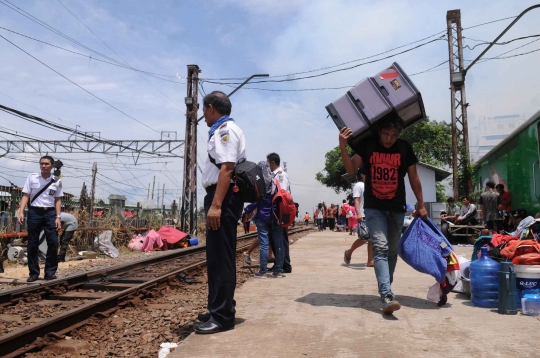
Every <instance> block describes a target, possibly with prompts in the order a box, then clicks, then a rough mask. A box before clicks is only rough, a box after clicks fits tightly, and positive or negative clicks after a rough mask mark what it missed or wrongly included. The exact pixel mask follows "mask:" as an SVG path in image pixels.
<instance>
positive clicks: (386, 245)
mask: <svg viewBox="0 0 540 358" xmlns="http://www.w3.org/2000/svg"><path fill="white" fill-rule="evenodd" d="M365 215H366V225H367V227H368V228H369V233H370V235H371V240H372V241H373V261H374V264H375V276H377V282H378V284H379V294H380V295H381V298H382V299H384V297H385V296H386V295H392V296H393V295H394V294H393V293H392V287H391V285H392V281H393V280H394V270H395V269H396V264H397V256H398V248H399V238H400V237H401V229H402V228H403V218H404V215H405V214H404V213H400V212H395V211H386V210H376V209H368V208H366V209H365Z"/></svg>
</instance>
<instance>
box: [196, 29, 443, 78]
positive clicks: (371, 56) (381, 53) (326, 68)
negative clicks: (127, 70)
mask: <svg viewBox="0 0 540 358" xmlns="http://www.w3.org/2000/svg"><path fill="white" fill-rule="evenodd" d="M445 32H446V30H443V31H439V32H437V33H435V34H433V35H430V36H428V37H424V38H422V39H420V40H416V41H413V42H409V43H407V44H405V45H401V46H398V47H394V48H392V49H390V50H386V51H383V52H380V53H377V54H375V55H370V56H367V57H363V58H359V59H356V60H351V61H347V62H343V63H340V64H337V65H333V66H327V67H321V68H317V69H314V70H309V71H302V72H295V73H289V74H285V75H275V76H269V78H279V77H289V76H295V75H303V74H306V73H312V72H319V71H324V70H328V69H331V68H336V67H340V66H344V65H348V64H350V63H354V62H359V61H364V60H367V59H370V58H373V57H377V56H380V55H384V54H387V53H389V52H392V51H395V50H398V49H400V48H403V47H407V46H410V45H414V44H415V43H418V42H422V41H424V40H427V39H430V38H432V37H434V36H437V35H440V34H443V33H445ZM246 78H247V77H239V78H203V80H205V81H222V80H245V79H246ZM254 83H257V82H254Z"/></svg>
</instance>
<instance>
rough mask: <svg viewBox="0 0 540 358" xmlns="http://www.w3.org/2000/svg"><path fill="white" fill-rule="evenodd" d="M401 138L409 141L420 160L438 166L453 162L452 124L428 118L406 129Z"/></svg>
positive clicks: (448, 164)
mask: <svg viewBox="0 0 540 358" xmlns="http://www.w3.org/2000/svg"><path fill="white" fill-rule="evenodd" d="M400 137H401V138H403V139H405V140H406V141H408V142H409V143H410V144H411V145H412V147H413V149H414V153H415V154H416V157H417V158H418V160H419V161H421V162H423V163H427V164H430V165H433V166H436V167H445V166H450V165H451V164H452V126H451V125H450V124H448V123H445V122H437V121H433V120H430V119H429V118H427V119H426V120H425V121H421V122H419V123H417V124H415V125H414V126H412V127H410V128H408V129H407V130H405V131H404V132H403V133H402V134H401V136H400Z"/></svg>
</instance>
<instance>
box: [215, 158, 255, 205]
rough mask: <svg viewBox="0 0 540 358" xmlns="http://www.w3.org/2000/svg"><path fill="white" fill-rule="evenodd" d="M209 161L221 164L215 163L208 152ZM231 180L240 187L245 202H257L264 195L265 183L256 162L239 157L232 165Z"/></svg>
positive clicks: (217, 165) (219, 165)
mask: <svg viewBox="0 0 540 358" xmlns="http://www.w3.org/2000/svg"><path fill="white" fill-rule="evenodd" d="M208 157H209V158H210V162H212V163H213V164H214V165H215V166H216V167H218V168H221V164H216V161H215V159H214V158H212V157H211V156H210V154H208ZM233 181H234V182H235V184H236V185H237V186H238V188H239V189H240V194H241V195H242V200H243V201H244V202H245V203H256V202H259V201H260V200H261V199H262V198H263V197H264V196H265V195H266V184H265V183H264V177H263V173H262V169H261V167H259V166H258V165H257V164H256V163H253V162H249V161H247V160H245V159H240V161H239V162H238V164H236V166H235V167H234V174H233Z"/></svg>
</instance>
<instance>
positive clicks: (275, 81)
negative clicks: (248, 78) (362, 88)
mask: <svg viewBox="0 0 540 358" xmlns="http://www.w3.org/2000/svg"><path fill="white" fill-rule="evenodd" d="M443 38H444V35H443V36H441V37H438V38H436V39H433V40H430V41H428V42H424V43H421V44H420V45H416V46H414V47H411V48H409V49H407V50H404V51H401V52H398V53H395V54H392V55H388V56H385V57H382V58H379V59H376V60H371V61H367V62H362V63H359V64H357V65H354V66H349V67H345V68H339V69H337V70H332V71H327V72H323V73H319V74H316V75H310V76H304V77H296V78H286V79H282V80H260V81H254V82H252V83H269V82H274V83H279V82H292V81H299V80H305V79H308V78H315V77H322V76H326V75H329V74H331V73H336V72H342V71H348V70H352V69H354V68H357V67H360V66H364V65H367V64H370V63H375V62H379V61H382V60H386V59H389V58H392V57H395V56H398V55H401V54H404V53H407V52H410V51H413V50H416V49H419V48H420V47H423V46H426V45H429V44H431V43H433V42H435V41H441V40H442V39H443ZM203 81H204V82H208V83H214V84H227V85H238V84H241V83H240V82H213V81H208V80H203Z"/></svg>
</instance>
